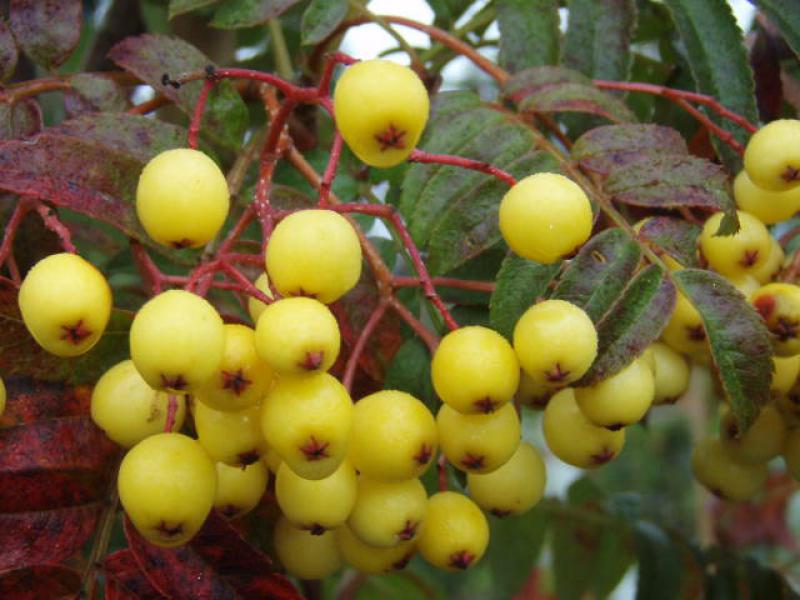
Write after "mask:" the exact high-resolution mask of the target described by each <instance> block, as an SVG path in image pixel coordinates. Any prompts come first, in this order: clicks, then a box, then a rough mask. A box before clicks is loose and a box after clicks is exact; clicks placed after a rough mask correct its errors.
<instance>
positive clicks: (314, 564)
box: [272, 517, 342, 579]
mask: <svg viewBox="0 0 800 600" xmlns="http://www.w3.org/2000/svg"><path fill="white" fill-rule="evenodd" d="M272 543H273V545H274V546H275V554H276V555H277V557H278V560H280V561H281V564H282V565H283V567H284V568H285V569H286V571H287V572H289V573H290V574H292V575H294V576H295V577H299V578H300V579H324V578H325V577H327V576H328V575H332V574H333V573H335V572H336V571H337V570H339V567H341V566H342V556H341V554H340V553H339V548H338V547H337V546H336V540H335V539H334V537H333V532H331V531H325V532H324V533H322V534H321V535H314V534H313V533H311V532H310V531H305V530H304V529H299V528H297V527H294V526H293V525H292V524H291V523H290V522H289V520H288V519H286V517H281V518H280V519H279V520H278V522H277V523H276V524H275V530H274V532H273V537H272Z"/></svg>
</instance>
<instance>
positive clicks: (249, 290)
mask: <svg viewBox="0 0 800 600" xmlns="http://www.w3.org/2000/svg"><path fill="white" fill-rule="evenodd" d="M220 265H221V266H222V270H223V271H225V272H226V273H227V274H228V275H230V276H231V277H232V278H233V279H234V280H235V281H236V282H238V284H239V286H240V289H241V290H242V291H244V292H245V293H246V294H248V295H249V296H252V297H253V298H255V299H256V300H260V301H261V302H263V303H264V304H272V302H273V298H270V297H269V296H267V295H266V294H265V293H264V292H262V291H261V290H260V289H258V288H257V287H256V286H255V285H254V284H253V282H252V281H250V280H249V279H248V278H247V277H245V276H244V275H243V274H242V273H241V272H239V270H238V269H236V267H234V266H233V265H230V264H228V262H227V261H225V260H224V259H223V260H221V262H220Z"/></svg>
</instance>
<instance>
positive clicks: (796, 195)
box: [733, 171, 800, 225]
mask: <svg viewBox="0 0 800 600" xmlns="http://www.w3.org/2000/svg"><path fill="white" fill-rule="evenodd" d="M733 197H734V198H735V199H736V205H737V206H738V207H739V208H740V209H742V210H745V211H747V212H749V213H750V214H751V215H753V216H754V217H756V218H758V220H760V221H761V222H762V223H764V224H765V225H773V224H775V223H780V222H781V221H785V220H786V219H788V218H790V217H791V216H792V215H794V214H795V213H796V212H797V211H798V210H800V186H799V187H795V188H792V189H790V190H786V191H781V192H774V191H771V190H767V189H764V188H762V187H758V186H757V185H756V184H754V183H753V182H752V180H751V179H750V178H749V177H748V176H747V171H740V172H739V174H738V175H737V176H736V179H734V180H733Z"/></svg>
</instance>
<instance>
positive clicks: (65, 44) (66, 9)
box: [9, 0, 82, 69]
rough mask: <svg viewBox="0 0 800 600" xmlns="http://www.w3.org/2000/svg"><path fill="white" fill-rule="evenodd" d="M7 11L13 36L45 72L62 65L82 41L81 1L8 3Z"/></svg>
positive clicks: (15, 1) (13, 1)
mask: <svg viewBox="0 0 800 600" xmlns="http://www.w3.org/2000/svg"><path fill="white" fill-rule="evenodd" d="M9 12H10V19H9V22H10V25H11V30H12V31H13V32H14V37H15V38H16V39H17V41H18V42H19V44H20V46H21V47H22V49H23V50H24V51H25V53H26V54H27V55H28V56H30V57H31V58H32V59H33V60H34V61H35V62H37V63H39V64H40V65H42V66H43V67H45V68H47V69H53V68H55V67H57V66H58V65H60V64H61V63H63V62H64V61H65V60H66V59H67V57H68V56H69V55H70V53H71V52H72V50H73V49H74V48H75V46H77V45H78V41H79V40H80V38H81V12H82V5H81V1H80V0H11V6H10V9H9Z"/></svg>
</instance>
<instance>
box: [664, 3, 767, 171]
mask: <svg viewBox="0 0 800 600" xmlns="http://www.w3.org/2000/svg"><path fill="white" fill-rule="evenodd" d="M664 3H665V4H666V5H667V6H668V7H669V9H670V11H671V12H672V18H673V20H674V21H675V26H676V27H677V29H678V33H679V34H680V36H681V40H682V41H683V44H684V46H685V48H686V55H687V59H688V61H689V66H690V67H691V70H692V75H693V76H694V80H695V82H696V84H697V91H699V92H702V93H705V94H709V95H710V96H713V97H714V98H716V99H717V100H718V101H719V102H720V103H721V104H722V105H723V106H725V107H726V108H728V109H730V110H732V111H733V112H735V113H738V114H740V115H743V116H745V117H746V118H747V119H749V120H750V121H751V122H756V121H757V120H758V110H757V107H756V101H755V87H754V84H753V73H752V70H751V69H750V62H749V61H748V59H747V51H746V49H745V46H744V40H743V37H742V31H741V30H740V29H739V26H738V25H737V24H736V19H735V18H734V16H733V13H732V11H731V5H730V3H729V2H727V0H664ZM710 116H711V118H712V119H713V120H714V121H715V122H717V123H718V124H719V125H720V126H721V127H722V128H723V129H725V130H726V131H730V132H731V133H733V135H734V137H735V138H736V139H737V140H738V141H739V142H740V143H742V144H745V143H746V142H747V139H748V137H749V134H748V133H747V132H746V131H744V130H743V129H741V128H740V127H739V126H738V125H734V124H733V123H731V122H730V121H727V120H724V119H722V118H721V117H718V116H717V115H715V114H710ZM712 141H713V143H714V144H715V147H716V148H717V151H718V152H719V153H720V154H721V156H722V159H723V161H724V162H725V165H726V166H727V167H728V169H729V170H730V171H731V172H734V173H735V172H738V171H739V170H740V169H741V166H742V159H741V157H740V156H739V155H738V154H736V153H735V152H734V151H733V150H731V149H730V148H729V147H728V146H726V145H725V144H723V143H721V142H719V141H718V140H717V139H716V138H715V137H714V136H712Z"/></svg>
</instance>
